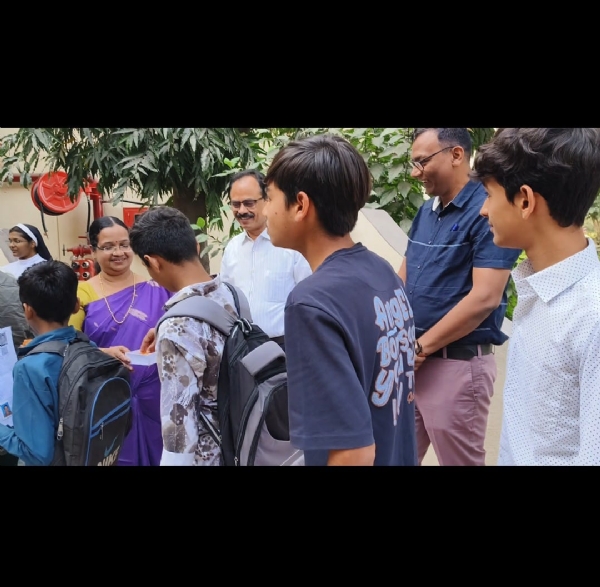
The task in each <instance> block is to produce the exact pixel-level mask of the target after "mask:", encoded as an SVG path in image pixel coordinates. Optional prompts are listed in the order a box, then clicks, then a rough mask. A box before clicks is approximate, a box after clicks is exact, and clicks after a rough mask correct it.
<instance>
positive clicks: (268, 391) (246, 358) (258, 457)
mask: <svg viewBox="0 0 600 587" xmlns="http://www.w3.org/2000/svg"><path fill="white" fill-rule="evenodd" d="M225 285H226V286H227V287H228V288H229V289H230V290H231V293H232V295H233V298H234V300H235V306H236V309H237V313H238V316H239V318H237V319H236V318H235V317H234V316H232V315H231V314H230V313H229V312H228V311H227V310H225V308H223V306H221V305H220V304H218V303H217V302H215V301H213V300H211V299H209V298H205V297H204V296H199V295H195V296H190V297H188V298H185V299H184V300H181V301H180V302H178V303H177V304H174V305H173V306H172V307H171V308H170V309H169V310H168V311H167V312H166V313H165V314H164V315H163V316H162V317H161V319H160V320H159V321H158V323H157V325H156V331H157V332H158V328H159V326H160V324H161V322H162V321H163V320H165V319H166V318H172V317H175V316H187V317H191V318H196V319H197V320H201V321H203V322H207V323H208V324H210V325H211V326H213V327H214V328H216V329H217V330H219V331H220V332H222V333H223V334H224V335H225V336H226V337H227V338H226V340H225V346H224V348H223V356H222V358H221V366H220V369H219V380H218V384H217V421H218V422H219V430H215V429H214V427H213V426H212V425H211V423H210V422H209V421H208V419H206V417H204V415H203V414H201V413H200V417H201V418H202V421H203V422H204V425H205V426H206V428H207V429H208V431H209V433H210V435H211V436H212V437H213V439H214V440H215V442H216V443H217V444H218V445H219V446H220V447H221V464H222V465H225V466H231V465H232V466H240V465H242V466H259V465H272V466H280V465H303V464H304V455H303V453H302V451H300V450H298V449H295V448H294V447H293V446H292V445H291V443H290V432H289V419H288V395H287V371H286V364H285V353H284V352H283V350H282V349H281V347H280V346H279V345H278V344H277V343H275V342H273V341H272V340H271V339H270V338H269V337H268V335H267V334H266V333H265V332H264V331H263V330H261V328H260V327H258V326H257V325H256V324H253V323H252V318H251V315H250V307H249V305H248V300H247V299H246V297H245V296H244V294H243V293H242V291H241V290H239V289H237V288H235V287H233V286H231V285H230V284H228V283H225Z"/></svg>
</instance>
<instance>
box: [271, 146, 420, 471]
mask: <svg viewBox="0 0 600 587" xmlns="http://www.w3.org/2000/svg"><path fill="white" fill-rule="evenodd" d="M265 183H266V185H267V194H268V202H267V205H266V207H265V209H264V213H265V215H266V216H267V229H268V231H269V236H270V238H271V241H272V243H273V244H274V245H275V246H279V247H284V248H289V249H293V250H296V251H299V252H300V253H302V254H303V255H304V257H305V258H306V259H307V261H308V262H309V264H310V266H311V268H312V270H313V274H312V275H310V276H309V277H307V278H306V279H304V280H303V281H301V282H300V283H299V284H297V285H296V287H295V288H294V290H293V291H292V292H291V293H290V295H289V297H288V300H287V304H286V308H285V332H286V335H287V336H286V354H287V369H288V394H289V413H290V435H291V441H292V444H294V445H295V446H297V447H298V448H300V449H302V450H304V452H305V462H306V464H307V465H416V464H417V454H416V440H415V420H414V419H415V411H414V342H415V328H414V322H413V314H412V310H411V308H410V305H409V303H408V301H407V299H406V295H405V292H404V287H403V284H402V281H401V279H400V278H399V277H398V276H397V275H396V272H395V271H394V269H393V268H392V267H391V265H390V264H389V263H388V262H387V261H385V260H384V259H382V258H381V257H379V256H378V255H376V254H374V253H372V252H371V251H369V250H367V249H366V248H365V247H364V246H363V245H361V244H360V243H356V244H355V243H354V242H353V241H352V239H351V237H350V232H351V231H352V230H353V228H354V226H355V225H356V221H357V219H358V212H359V210H360V209H361V208H362V207H363V206H364V205H365V203H366V202H367V200H368V199H369V195H370V193H371V186H372V184H371V175H370V173H369V169H368V167H367V165H366V163H365V162H364V160H363V158H362V156H361V155H360V154H359V153H358V151H357V150H356V149H355V148H354V147H353V146H352V145H351V144H350V143H349V142H348V141H346V140H344V139H342V138H340V137H338V136H334V135H319V136H314V137H310V138H306V139H303V140H299V141H293V142H291V143H289V144H288V145H287V146H286V147H284V148H283V149H282V150H281V151H280V152H279V153H278V154H277V155H276V156H275V158H274V159H273V162H272V163H271V166H270V168H269V171H268V173H267V176H266V178H265Z"/></svg>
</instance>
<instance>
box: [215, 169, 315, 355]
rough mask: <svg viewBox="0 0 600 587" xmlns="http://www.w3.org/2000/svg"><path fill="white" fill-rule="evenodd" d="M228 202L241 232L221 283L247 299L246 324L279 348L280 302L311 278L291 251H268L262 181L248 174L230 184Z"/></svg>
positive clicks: (256, 174)
mask: <svg viewBox="0 0 600 587" xmlns="http://www.w3.org/2000/svg"><path fill="white" fill-rule="evenodd" d="M229 200H230V205H231V208H232V211H233V215H234V217H235V218H236V220H237V221H238V222H239V223H240V225H241V227H242V228H243V229H244V231H243V232H242V233H240V234H238V235H236V236H235V237H233V238H232V239H231V240H230V241H229V243H228V244H227V246H226V247H225V251H224V253H223V259H222V261H221V271H220V275H221V280H222V281H227V282H229V283H231V284H232V285H235V286H237V287H239V288H240V289H241V290H242V291H243V292H244V293H245V294H246V297H247V298H248V302H249V304H250V311H251V312H252V319H253V320H254V322H255V323H256V324H258V326H260V327H261V328H262V329H263V330H264V331H265V332H266V334H267V335H268V336H269V337H270V338H272V339H273V340H275V341H276V342H277V343H278V344H279V345H280V346H281V347H282V348H285V345H284V338H283V335H284V331H283V330H284V329H283V316H284V308H285V302H286V300H287V297H288V295H289V293H290V292H291V291H292V289H294V287H295V285H296V284H297V283H298V282H299V281H301V280H302V279H304V278H305V277H308V276H309V275H310V274H311V269H310V265H309V264H308V262H307V261H306V259H305V258H304V257H303V256H302V255H301V254H300V253H298V252H297V251H292V250H291V249H283V248H279V247H275V246H273V244H272V243H271V239H270V238H269V234H268V232H267V218H266V216H265V215H264V214H263V209H264V206H265V203H266V191H265V184H264V175H263V174H262V173H260V172H259V171H256V170H254V169H248V170H246V171H240V172H239V173H237V174H235V175H234V176H233V177H232V178H231V182H230V184H229Z"/></svg>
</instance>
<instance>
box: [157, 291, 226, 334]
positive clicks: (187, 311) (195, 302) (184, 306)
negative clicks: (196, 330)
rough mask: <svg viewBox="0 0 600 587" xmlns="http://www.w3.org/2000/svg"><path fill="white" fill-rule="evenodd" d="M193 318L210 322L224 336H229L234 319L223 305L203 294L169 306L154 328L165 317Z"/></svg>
mask: <svg viewBox="0 0 600 587" xmlns="http://www.w3.org/2000/svg"><path fill="white" fill-rule="evenodd" d="M175 317H187V318H195V319H196V320H201V321H203V322H206V323H207V324H210V325H211V326H213V327H214V328H216V329H217V330H218V331H219V332H222V333H223V334H224V335H225V336H229V333H230V332H231V329H232V328H233V327H234V325H235V323H236V319H235V317H234V316H232V315H231V314H230V313H229V312H228V311H227V310H226V309H225V308H224V307H223V306H221V305H220V304H218V303H217V302H215V301H213V300H210V299H208V298H205V297H204V296H190V297H189V298H185V299H184V300H181V301H180V302H177V303H176V304H174V305H173V306H171V307H170V308H169V309H168V310H167V311H166V312H165V313H164V314H163V315H162V316H161V318H160V320H159V321H158V322H157V323H156V330H157V331H158V328H159V327H160V325H161V324H162V323H163V322H164V321H165V320H166V319H167V318H175Z"/></svg>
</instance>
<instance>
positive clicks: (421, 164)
mask: <svg viewBox="0 0 600 587" xmlns="http://www.w3.org/2000/svg"><path fill="white" fill-rule="evenodd" d="M448 149H454V147H444V148H443V149H440V150H439V151H436V152H435V153H434V154H433V155H429V157H425V158H424V159H421V160H420V161H413V160H412V159H411V160H410V164H411V165H412V166H413V167H414V168H415V169H418V170H419V171H423V169H425V165H426V164H427V162H428V161H429V160H430V159H432V158H433V157H435V156H436V155H437V154H438V153H441V152H442V151H447V150H448Z"/></svg>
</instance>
